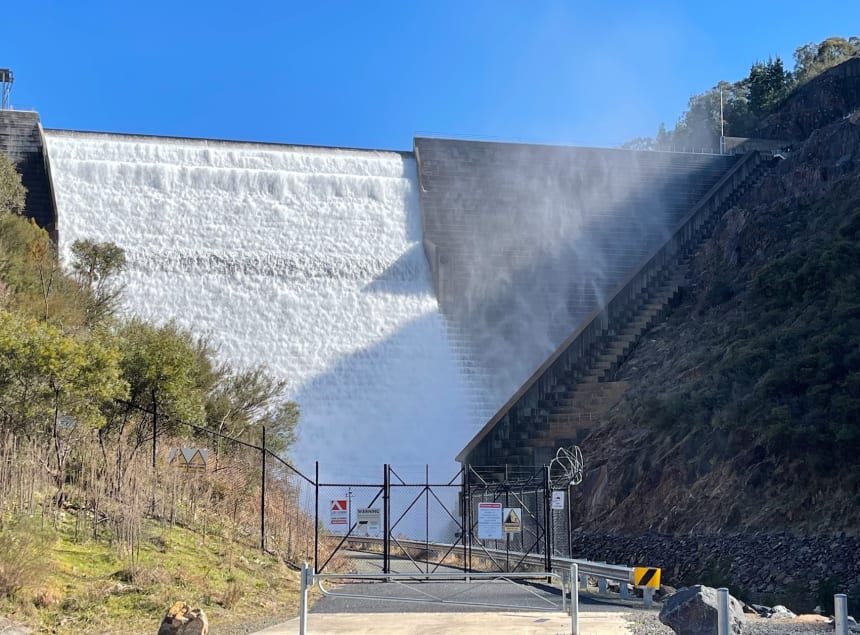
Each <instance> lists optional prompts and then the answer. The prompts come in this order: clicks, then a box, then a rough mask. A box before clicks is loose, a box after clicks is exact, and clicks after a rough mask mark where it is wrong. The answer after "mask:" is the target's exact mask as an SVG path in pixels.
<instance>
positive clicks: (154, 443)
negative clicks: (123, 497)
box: [150, 390, 181, 515]
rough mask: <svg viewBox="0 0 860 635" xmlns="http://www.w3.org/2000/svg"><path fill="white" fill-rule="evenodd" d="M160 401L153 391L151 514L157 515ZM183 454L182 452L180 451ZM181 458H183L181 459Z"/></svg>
mask: <svg viewBox="0 0 860 635" xmlns="http://www.w3.org/2000/svg"><path fill="white" fill-rule="evenodd" d="M157 436H158V400H157V399H156V398H155V390H153V391H152V505H151V510H150V511H151V513H152V514H153V515H155V492H156V488H157V487H158V470H157V468H156V466H155V455H156V453H157V451H158V441H157V440H156V437H157ZM180 452H181V450H180ZM180 458H181V457H180Z"/></svg>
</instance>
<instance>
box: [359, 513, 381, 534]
mask: <svg viewBox="0 0 860 635" xmlns="http://www.w3.org/2000/svg"><path fill="white" fill-rule="evenodd" d="M381 521H382V511H381V510H380V509H379V508H378V507H373V508H359V509H358V511H357V512H356V522H357V523H358V527H357V532H358V535H359V536H377V535H379V528H380V527H382V522H381Z"/></svg>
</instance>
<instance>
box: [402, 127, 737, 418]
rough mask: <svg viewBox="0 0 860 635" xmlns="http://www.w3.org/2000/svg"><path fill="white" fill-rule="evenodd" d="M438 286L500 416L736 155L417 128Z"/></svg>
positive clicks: (428, 243)
mask: <svg viewBox="0 0 860 635" xmlns="http://www.w3.org/2000/svg"><path fill="white" fill-rule="evenodd" d="M415 153H416V156H417V158H418V165H419V180H420V186H421V210H422V226H423V243H424V248H425V252H426V253H427V258H428V261H429V262H430V266H431V269H432V272H433V280H434V287H435V289H436V294H437V297H438V298H439V303H440V306H441V308H442V312H443V313H444V315H445V316H446V318H447V319H448V320H449V323H450V325H451V331H452V332H453V333H456V334H457V336H458V338H459V340H460V342H461V345H462V346H463V348H464V349H465V350H466V351H468V352H467V353H466V354H465V357H466V358H467V359H470V360H471V362H470V363H471V364H472V365H473V366H474V367H475V370H474V373H475V374H476V375H477V376H479V377H480V380H481V382H482V385H483V393H482V394H485V395H488V397H487V403H485V404H483V405H485V406H487V407H488V410H489V412H486V411H485V413H486V417H485V419H489V418H490V416H492V415H493V414H494V413H495V412H496V411H497V410H498V409H499V408H500V407H501V406H502V405H503V404H504V403H505V402H506V401H507V400H508V399H509V398H510V397H511V395H513V394H514V393H515V392H516V391H517V389H519V388H520V386H521V385H522V384H523V383H524V382H525V381H526V379H528V378H529V376H530V375H531V374H532V373H533V372H534V371H535V370H536V369H537V368H538V367H540V365H541V364H543V362H544V361H545V360H546V359H547V358H548V357H549V356H550V355H551V354H552V353H553V352H554V351H555V350H556V349H557V348H558V347H559V345H560V344H561V343H562V342H563V341H564V340H565V338H567V337H568V336H569V335H570V334H571V333H573V332H574V330H576V328H577V327H578V326H580V325H581V322H582V320H583V319H584V318H585V317H586V316H588V315H589V314H591V313H592V312H593V311H594V310H595V309H597V308H599V307H600V306H602V304H603V303H604V302H605V301H607V300H608V299H609V298H608V295H609V294H611V293H612V292H613V291H614V290H615V289H616V288H617V287H618V286H619V284H621V282H622V281H623V280H624V279H625V278H626V277H627V276H629V275H631V274H632V273H633V272H634V271H635V270H636V268H637V267H638V266H640V265H641V264H642V262H643V260H644V259H646V257H647V256H649V255H650V254H652V253H653V252H654V251H655V250H656V249H657V248H659V247H660V246H661V245H662V244H663V243H665V242H666V240H668V238H669V237H670V235H671V231H672V229H673V228H674V227H675V225H676V224H677V223H678V221H679V220H680V219H681V218H682V217H683V215H684V214H686V213H688V212H689V210H690V209H691V208H692V206H693V205H694V204H695V203H696V202H697V201H698V200H699V199H700V198H701V197H702V196H703V195H704V193H705V192H707V191H708V189H709V188H710V187H711V186H712V185H713V184H714V183H715V182H716V181H717V180H718V179H719V178H720V177H721V176H722V175H723V174H725V172H726V171H727V170H728V169H729V168H730V167H731V166H732V165H733V163H734V162H735V161H736V160H737V157H728V156H718V155H697V154H680V153H667V152H637V151H630V150H615V149H600V148H578V147H561V146H543V145H527V144H510V143H487V142H476V141H461V140H452V139H426V138H418V139H416V140H415Z"/></svg>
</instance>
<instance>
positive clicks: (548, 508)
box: [543, 465, 552, 571]
mask: <svg viewBox="0 0 860 635" xmlns="http://www.w3.org/2000/svg"><path fill="white" fill-rule="evenodd" d="M543 517H544V518H545V519H546V552H545V553H546V555H545V556H544V561H545V562H544V566H545V567H546V571H552V492H550V489H549V465H544V466H543Z"/></svg>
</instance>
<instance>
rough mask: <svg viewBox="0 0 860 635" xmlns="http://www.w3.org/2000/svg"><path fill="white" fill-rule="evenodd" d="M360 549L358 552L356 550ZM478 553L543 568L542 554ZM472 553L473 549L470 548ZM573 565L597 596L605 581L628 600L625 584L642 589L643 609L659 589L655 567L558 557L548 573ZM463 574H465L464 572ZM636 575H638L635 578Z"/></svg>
mask: <svg viewBox="0 0 860 635" xmlns="http://www.w3.org/2000/svg"><path fill="white" fill-rule="evenodd" d="M382 540H383V539H382V538H359V537H353V538H347V539H346V540H345V541H344V545H349V546H350V548H355V547H356V546H360V545H361V544H362V543H365V544H368V543H369V544H375V543H379V544H381V543H382ZM397 542H398V544H399V545H400V546H401V547H405V548H414V549H423V550H427V549H432V550H436V551H443V552H445V553H458V555H461V556H463V555H464V552H465V548H464V547H463V545H462V544H452V543H438V542H426V541H423V540H422V541H419V540H404V539H398V541H397ZM356 550H360V549H356ZM481 552H483V553H486V554H487V555H488V556H493V557H496V558H501V557H504V556H516V557H517V560H518V562H521V563H523V564H527V565H528V566H533V567H535V568H536V569H541V568H543V567H544V566H545V565H546V556H545V555H544V554H523V553H520V552H511V551H505V550H503V549H486V548H484V549H481ZM473 553H474V549H473ZM573 565H576V567H577V569H578V571H579V575H580V586H581V587H582V588H585V580H586V579H587V578H588V577H592V578H596V579H597V581H598V584H597V587H598V590H599V591H600V592H601V593H605V592H606V581H607V580H612V581H613V582H618V583H619V589H620V590H621V591H620V593H621V597H622V598H625V599H626V598H628V597H629V589H628V586H627V585H632V586H636V587H638V588H641V589H642V600H643V602H644V604H645V606H650V605H651V604H652V602H653V597H654V590H655V589H656V588H658V587H659V584H660V569H657V568H648V567H628V566H625V565H616V564H607V563H605V562H595V561H593V560H581V559H577V558H560V557H553V558H552V566H551V567H550V569H551V570H552V571H567V570H569V569H570V567H571V566H573ZM648 572H652V573H651V575H648ZM464 574H465V572H464ZM637 574H640V575H637ZM408 575H409V576H410V577H413V578H414V577H420V576H426V575H434V574H428V573H423V574H422V573H420V572H419V573H416V574H408ZM645 577H647V580H645V582H646V583H644V584H643V583H642V582H643V579H644V578H645Z"/></svg>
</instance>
